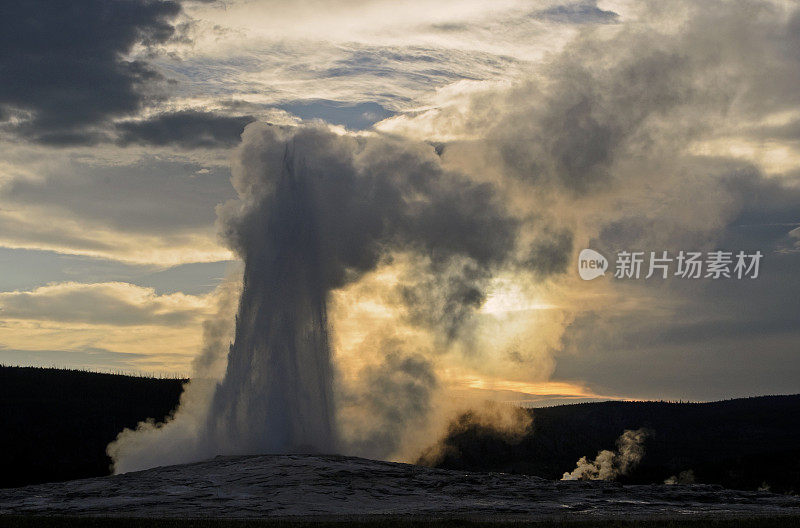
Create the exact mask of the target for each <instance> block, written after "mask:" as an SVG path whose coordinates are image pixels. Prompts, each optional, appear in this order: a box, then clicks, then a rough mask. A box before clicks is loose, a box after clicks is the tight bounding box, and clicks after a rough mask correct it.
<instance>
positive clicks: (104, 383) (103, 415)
mask: <svg viewBox="0 0 800 528" xmlns="http://www.w3.org/2000/svg"><path fill="white" fill-rule="evenodd" d="M184 381H185V380H180V379H153V378H146V377H136V376H122V375H115V374H100V373H92V372H82V371H75V370H59V369H43V368H28V367H24V368H23V367H3V366H0V487H11V486H21V485H25V484H32V483H37V482H50V481H59V480H71V479H77V478H85V477H94V476H102V475H107V474H109V465H110V463H111V461H110V460H109V459H108V457H107V456H106V454H105V448H106V445H108V443H109V442H110V441H111V440H113V439H114V438H115V437H116V435H117V433H119V432H120V431H121V430H122V429H123V428H124V427H135V426H136V424H137V423H138V422H140V421H142V420H145V419H147V418H157V419H161V418H163V417H165V416H167V415H168V414H169V413H170V412H171V411H172V410H173V409H174V407H175V406H176V405H177V403H178V399H179V397H180V394H181V390H182V389H181V387H182V384H183V383H184ZM526 412H530V413H532V415H533V426H532V428H531V429H530V431H529V432H528V433H527V434H525V435H523V436H521V437H520V436H516V437H515V436H511V437H510V436H508V435H507V434H503V433H500V432H498V431H495V430H493V429H491V428H488V427H486V426H482V425H478V424H475V423H472V422H471V420H470V416H469V415H464V416H462V417H461V418H460V419H458V420H456V421H455V422H454V423H453V424H452V425H451V428H450V434H449V435H448V436H447V437H446V438H445V439H444V440H443V441H442V442H441V443H440V444H439V445H437V446H436V447H435V448H432V449H431V450H429V451H428V452H427V453H426V455H425V456H424V457H423V459H421V460H420V462H424V463H428V464H431V465H435V466H437V467H443V468H452V469H463V470H481V471H504V472H510V473H526V474H532V475H538V476H541V477H545V478H550V479H557V478H560V477H561V476H562V474H563V473H564V472H565V471H571V470H572V469H574V468H575V463H576V461H577V460H578V458H580V457H581V456H589V457H590V458H593V457H594V456H595V455H596V454H597V452H598V451H600V450H601V449H614V446H615V441H616V439H617V437H619V435H620V434H621V433H622V432H623V431H624V430H625V429H639V428H641V427H646V428H648V429H650V430H652V431H653V432H654V434H653V436H651V437H649V438H648V439H647V440H646V442H645V455H644V458H643V460H642V462H641V463H640V464H639V466H638V467H637V468H636V469H635V470H634V471H633V472H631V473H630V474H629V475H627V476H624V477H622V478H621V479H620V480H621V481H622V482H626V483H648V482H659V483H660V482H663V481H664V480H665V479H666V478H668V477H670V476H672V475H678V474H679V473H680V472H683V471H687V470H692V471H693V473H694V476H695V480H696V481H697V482H701V483H710V484H720V485H723V486H726V487H734V488H742V489H756V488H759V487H762V486H763V485H764V484H766V485H768V486H769V487H770V489H771V490H772V491H777V492H798V491H800V424H798V422H797V419H796V418H797V416H800V395H796V396H763V397H758V398H746V399H737V400H727V401H721V402H714V403H673V402H647V401H644V402H602V403H580V404H573V405H562V406H558V407H549V408H542V409H532V410H528V411H526Z"/></svg>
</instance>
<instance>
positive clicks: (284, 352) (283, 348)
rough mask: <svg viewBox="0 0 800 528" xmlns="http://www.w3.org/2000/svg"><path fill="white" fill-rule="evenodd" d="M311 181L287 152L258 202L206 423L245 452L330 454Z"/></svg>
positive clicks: (230, 447) (326, 353)
mask: <svg viewBox="0 0 800 528" xmlns="http://www.w3.org/2000/svg"><path fill="white" fill-rule="evenodd" d="M306 180H307V175H306V174H304V169H303V167H302V166H300V165H299V164H298V162H297V160H296V158H295V157H294V155H293V152H292V149H291V148H290V147H289V146H287V147H286V154H285V157H284V163H283V170H282V172H281V173H280V176H279V179H278V182H277V187H276V189H275V192H274V193H273V194H271V195H269V196H267V197H266V198H264V199H263V200H262V201H261V203H259V204H258V205H256V207H255V211H254V213H255V214H256V216H261V217H262V218H264V219H265V222H264V223H258V222H256V223H254V225H251V226H250V227H249V230H248V233H247V237H249V238H250V240H249V242H250V243H248V244H246V245H245V247H244V248H243V254H242V257H243V258H244V261H245V269H244V288H243V291H242V298H241V301H240V305H239V313H238V316H237V319H236V337H235V341H234V344H233V345H232V346H231V349H230V354H229V356H228V368H227V372H226V374H225V379H224V380H223V382H222V383H221V384H220V385H219V387H218V388H217V391H216V394H215V395H214V398H213V400H212V403H211V408H210V413H209V417H208V434H209V435H210V436H211V437H212V439H214V440H215V442H214V443H215V444H223V445H225V446H226V449H227V451H230V452H239V453H285V452H296V451H315V452H325V453H328V452H333V451H334V450H335V447H336V437H335V425H334V412H333V401H332V399H333V396H332V393H333V389H332V376H331V370H332V369H331V353H330V346H329V343H328V328H327V317H326V303H327V293H328V288H327V287H326V283H325V276H324V273H323V270H324V268H323V265H324V263H323V262H322V261H321V257H322V255H321V248H320V240H319V236H320V230H319V227H318V225H317V222H318V219H317V215H316V214H315V211H314V209H313V206H312V204H313V202H312V199H311V196H310V194H309V190H308V188H307V186H308V182H307V181H306Z"/></svg>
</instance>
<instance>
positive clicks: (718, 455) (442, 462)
mask: <svg viewBox="0 0 800 528" xmlns="http://www.w3.org/2000/svg"><path fill="white" fill-rule="evenodd" d="M528 412H530V413H531V414H532V415H533V427H532V428H531V430H530V432H529V433H528V434H526V435H525V436H524V437H522V438H521V439H520V438H508V436H507V435H504V434H503V433H502V432H498V431H495V430H493V429H491V428H489V427H486V426H483V425H479V424H474V423H469V420H468V418H467V417H465V416H462V417H461V418H460V419H459V420H456V421H455V422H454V423H453V424H451V426H450V432H449V434H448V435H447V437H446V438H445V439H444V440H443V441H442V442H440V444H439V445H437V446H435V447H434V448H432V449H431V450H430V451H428V452H427V453H426V454H425V455H423V457H422V458H421V459H420V462H421V463H427V464H429V465H434V466H436V467H441V468H450V469H463V470H482V471H502V472H510V473H525V474H531V475H538V476H541V477H545V478H549V479H557V478H561V476H562V475H563V473H564V472H565V471H571V470H573V469H574V468H575V463H576V461H577V460H578V458H580V457H581V456H588V457H589V458H590V459H591V458H594V457H595V455H596V454H597V452H598V451H600V450H602V449H609V450H613V449H614V447H615V441H616V439H617V437H619V435H620V434H621V433H622V432H623V431H624V430H625V429H639V428H641V427H645V428H647V429H650V430H652V431H653V432H654V434H653V435H652V436H651V437H649V438H647V440H646V441H645V444H644V445H645V455H644V458H643V459H642V461H641V463H640V464H639V465H638V466H637V467H636V468H635V469H634V470H633V471H632V472H631V473H630V474H628V475H627V476H624V477H621V478H620V479H619V480H620V481H621V482H624V483H652V482H658V483H661V482H663V481H664V480H665V479H667V478H669V477H670V476H672V475H678V474H679V473H681V472H683V471H687V470H692V472H693V473H694V478H695V482H698V483H707V484H720V485H722V486H725V487H731V488H739V489H758V488H763V487H765V485H766V487H768V488H769V489H770V490H772V491H773V492H781V493H797V492H800V424H799V423H798V421H797V419H796V417H798V416H800V395H792V396H762V397H755V398H743V399H734V400H726V401H720V402H713V403H670V402H648V401H637V402H627V401H622V402H621V401H612V402H601V403H580V404H573V405H562V406H558V407H549V408H542V409H531V410H529V411H528ZM465 420H466V422H465Z"/></svg>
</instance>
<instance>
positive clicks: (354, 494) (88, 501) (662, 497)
mask: <svg viewBox="0 0 800 528" xmlns="http://www.w3.org/2000/svg"><path fill="white" fill-rule="evenodd" d="M0 512H3V513H7V514H17V515H31V514H39V515H43V514H47V515H98V516H108V515H117V516H126V517H185V518H199V517H203V518H207V517H234V518H241V517H262V518H263V517H267V516H272V517H284V516H302V517H303V518H308V516H310V515H323V516H327V517H330V516H347V517H345V518H350V516H353V515H423V516H430V517H432V518H443V517H454V516H455V517H465V516H468V517H470V518H475V517H478V518H480V517H485V518H488V519H491V520H493V521H496V520H498V519H503V518H509V519H542V518H546V517H549V516H552V517H557V518H562V517H563V516H564V515H570V516H575V517H576V518H581V517H589V518H597V517H612V518H619V516H620V515H621V514H624V515H626V516H645V517H650V516H654V515H657V516H662V515H663V516H671V517H674V516H680V517H681V518H686V517H687V516H689V515H702V516H711V515H713V516H726V515H729V516H733V515H780V514H794V515H797V514H800V498H798V497H793V496H782V495H773V494H770V493H764V492H755V491H737V490H725V489H722V488H720V487H718V486H707V485H674V486H667V485H649V486H621V485H618V484H616V483H613V482H599V481H593V482H584V481H568V482H562V481H549V480H545V479H541V478H538V477H532V476H526V475H510V474H504V473H469V472H464V471H451V470H444V469H431V468H426V467H421V466H412V465H409V464H395V463H390V462H377V461H374V460H366V459H363V458H353V457H343V456H319V455H264V456H239V457H217V458H215V459H213V460H208V461H205V462H198V463H195V464H187V465H181V466H168V467H159V468H154V469H149V470H146V471H139V472H135V473H126V474H124V475H116V476H114V477H102V478H94V479H86V480H78V481H72V482H67V483H55V484H42V485H37V486H29V487H26V488H17V489H9V490H0Z"/></svg>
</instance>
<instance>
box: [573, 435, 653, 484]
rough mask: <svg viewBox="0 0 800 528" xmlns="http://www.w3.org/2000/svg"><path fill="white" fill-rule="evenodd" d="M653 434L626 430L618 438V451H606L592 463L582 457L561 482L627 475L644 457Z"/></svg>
mask: <svg viewBox="0 0 800 528" xmlns="http://www.w3.org/2000/svg"><path fill="white" fill-rule="evenodd" d="M651 434H652V433H651V432H650V431H648V430H647V429H637V430H636V431H632V430H630V429H626V430H625V432H623V433H622V435H621V436H620V437H619V438H617V450H616V451H608V450H605V449H604V450H603V451H600V452H599V453H597V457H596V458H595V459H594V460H591V461H590V460H588V459H587V458H586V457H585V456H584V457H581V458H580V459H579V460H578V464H577V466H576V467H575V469H574V470H572V472H571V473H569V472H568V473H564V476H563V477H561V480H615V479H616V478H617V477H619V476H621V475H627V474H628V472H629V471H630V470H632V469H633V468H634V467H636V466H637V465H638V464H639V462H640V461H641V460H642V457H644V441H645V439H646V438H647V437H648V436H651Z"/></svg>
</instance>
